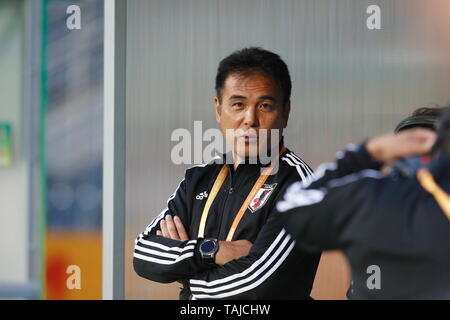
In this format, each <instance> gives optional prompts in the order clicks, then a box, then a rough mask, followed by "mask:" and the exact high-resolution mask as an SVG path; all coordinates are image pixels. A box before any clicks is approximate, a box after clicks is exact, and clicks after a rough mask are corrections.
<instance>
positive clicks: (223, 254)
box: [215, 240, 253, 266]
mask: <svg viewBox="0 0 450 320" xmlns="http://www.w3.org/2000/svg"><path fill="white" fill-rule="evenodd" d="M252 245H253V244H252V243H251V242H250V241H248V240H236V241H219V250H218V251H217V253H216V258H215V262H216V264H218V265H219V266H222V265H224V264H225V263H227V262H230V261H231V260H235V259H239V258H240V257H245V256H247V255H248V253H249V252H250V249H251V247H252Z"/></svg>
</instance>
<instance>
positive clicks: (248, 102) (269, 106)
mask: <svg viewBox="0 0 450 320" xmlns="http://www.w3.org/2000/svg"><path fill="white" fill-rule="evenodd" d="M283 98H284V97H283V93H282V91H281V88H280V86H278V85H277V84H276V83H275V82H274V81H273V79H272V78H271V77H268V76H266V75H265V74H263V73H261V72H254V73H251V74H245V75H242V74H239V73H232V74H230V75H229V76H228V77H227V78H226V79H225V84H224V88H223V89H222V101H221V103H219V99H218V97H216V98H215V99H214V103H215V106H216V120H217V122H218V123H219V124H220V127H221V130H222V133H223V135H224V137H225V138H226V140H227V143H228V144H229V145H230V147H231V148H232V150H233V153H234V155H235V156H237V157H239V158H241V159H242V158H245V157H256V156H257V155H258V150H266V149H263V148H266V147H267V148H268V149H270V131H269V130H271V129H278V130H279V137H280V138H281V136H282V134H283V129H284V128H286V125H287V121H288V118H289V111H290V103H289V102H288V103H286V104H285V105H284V106H283ZM227 129H228V130H227ZM230 129H232V130H230ZM261 129H266V130H267V135H266V136H267V139H265V138H263V137H264V134H263V133H262V132H263V131H261ZM230 131H231V132H232V134H231V135H230V134H229V133H230ZM227 132H228V134H227ZM260 152H262V151H260Z"/></svg>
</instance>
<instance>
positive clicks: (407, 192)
mask: <svg viewBox="0 0 450 320" xmlns="http://www.w3.org/2000/svg"><path fill="white" fill-rule="evenodd" d="M337 158H338V159H337V161H336V162H335V163H330V164H325V165H322V166H321V167H319V169H318V170H317V171H316V173H315V174H316V177H315V180H313V181H312V182H311V183H310V184H301V183H294V184H293V185H292V186H290V187H289V188H288V190H287V192H286V194H285V196H284V197H283V200H281V201H280V202H279V203H277V205H276V207H277V210H278V211H279V212H280V214H281V215H282V216H284V217H283V218H285V219H286V229H287V230H288V231H289V232H291V234H292V235H293V236H294V238H295V239H296V240H297V243H298V244H299V245H300V246H302V247H303V248H304V249H306V248H309V249H310V250H312V249H316V250H319V251H320V250H328V249H341V250H343V251H344V253H345V255H346V256H347V258H348V260H349V262H350V265H351V269H352V276H353V286H352V288H351V290H350V292H349V295H350V297H351V298H354V299H450V221H449V219H448V218H447V217H446V215H445V214H444V212H443V211H442V209H441V207H440V206H439V205H438V203H437V202H436V200H435V199H434V197H433V196H432V195H431V194H429V193H428V192H426V191H425V190H424V189H423V188H422V186H421V185H420V183H419V181H418V180H417V178H416V177H415V175H412V176H411V177H392V176H382V175H381V173H380V171H379V169H380V167H381V164H380V163H377V162H375V161H374V160H373V159H372V158H371V156H370V154H369V153H368V152H367V150H366V148H365V144H364V143H363V144H361V145H360V146H358V147H355V146H353V147H351V148H349V149H348V150H347V151H346V152H345V153H338V156H337ZM429 170H430V172H431V174H432V175H433V177H434V179H435V180H436V183H437V184H438V185H439V186H440V187H441V188H442V189H443V190H445V192H447V193H450V154H449V153H447V152H443V153H442V154H441V155H440V156H438V157H435V158H433V159H432V161H431V162H430V164H429ZM377 278H378V279H377Z"/></svg>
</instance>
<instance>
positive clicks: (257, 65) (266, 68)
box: [216, 47, 292, 105]
mask: <svg viewBox="0 0 450 320" xmlns="http://www.w3.org/2000/svg"><path fill="white" fill-rule="evenodd" d="M252 72H262V73H264V74H267V75H268V76H270V77H272V79H273V80H274V81H275V82H276V83H278V85H279V86H280V88H281V90H282V92H283V105H285V104H286V103H287V102H288V101H289V100H290V98H291V89H292V83H291V76H290V75H289V70H288V67H287V65H286V63H285V62H284V61H283V60H281V58H280V56H279V55H277V54H276V53H273V52H270V51H268V50H265V49H262V48H260V47H249V48H244V49H241V50H237V51H235V52H233V53H232V54H230V55H229V56H228V57H226V58H224V59H223V60H222V61H221V62H220V64H219V68H218V69H217V75H216V95H217V98H218V99H219V102H220V103H221V102H222V89H223V87H224V86H225V80H226V78H227V77H228V76H229V75H230V74H233V73H240V74H251V73H252Z"/></svg>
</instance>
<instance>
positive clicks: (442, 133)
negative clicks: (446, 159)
mask: <svg viewBox="0 0 450 320" xmlns="http://www.w3.org/2000/svg"><path fill="white" fill-rule="evenodd" d="M440 150H446V151H448V152H450V106H448V107H446V108H443V109H442V116H441V117H440V118H439V121H438V127H437V139H436V142H435V144H434V146H433V150H432V152H433V153H434V152H437V151H440Z"/></svg>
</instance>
